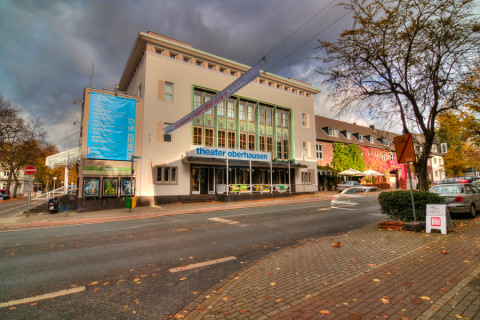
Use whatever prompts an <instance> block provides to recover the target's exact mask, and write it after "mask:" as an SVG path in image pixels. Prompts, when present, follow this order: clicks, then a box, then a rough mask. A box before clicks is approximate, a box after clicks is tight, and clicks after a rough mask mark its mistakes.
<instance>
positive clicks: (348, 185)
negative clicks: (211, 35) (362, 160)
mask: <svg viewBox="0 0 480 320" xmlns="http://www.w3.org/2000/svg"><path fill="white" fill-rule="evenodd" d="M360 186H362V185H361V184H360V182H358V181H345V182H344V183H339V184H337V190H338V191H343V190H345V189H348V188H351V187H360Z"/></svg>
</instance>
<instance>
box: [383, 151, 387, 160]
mask: <svg viewBox="0 0 480 320" xmlns="http://www.w3.org/2000/svg"><path fill="white" fill-rule="evenodd" d="M386 159H387V157H386V156H385V152H384V153H382V160H383V161H385V160H386Z"/></svg>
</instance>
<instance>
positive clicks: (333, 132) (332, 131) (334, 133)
mask: <svg viewBox="0 0 480 320" xmlns="http://www.w3.org/2000/svg"><path fill="white" fill-rule="evenodd" d="M328 135H329V136H331V137H337V138H338V129H337V128H331V127H328Z"/></svg>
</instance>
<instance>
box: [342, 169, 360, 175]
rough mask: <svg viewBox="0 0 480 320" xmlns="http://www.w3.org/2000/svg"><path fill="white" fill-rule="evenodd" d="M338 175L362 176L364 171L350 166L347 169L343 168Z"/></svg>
mask: <svg viewBox="0 0 480 320" xmlns="http://www.w3.org/2000/svg"><path fill="white" fill-rule="evenodd" d="M338 175H339V176H364V173H363V172H362V171H358V170H355V169H352V168H350V169H347V170H343V171H342V172H340V173H339V174H338Z"/></svg>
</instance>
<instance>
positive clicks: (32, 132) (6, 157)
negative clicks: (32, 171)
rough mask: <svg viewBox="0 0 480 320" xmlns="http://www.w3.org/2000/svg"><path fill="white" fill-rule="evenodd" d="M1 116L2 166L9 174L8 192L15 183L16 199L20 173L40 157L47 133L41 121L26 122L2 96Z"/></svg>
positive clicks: (0, 103)
mask: <svg viewBox="0 0 480 320" xmlns="http://www.w3.org/2000/svg"><path fill="white" fill-rule="evenodd" d="M0 116H1V117H0V118H1V128H0V130H1V136H0V137H1V140H0V164H1V166H2V167H4V168H6V169H8V172H9V175H8V180H7V190H10V186H11V184H12V180H13V181H14V183H15V186H14V189H13V194H12V197H16V194H17V188H18V185H19V181H18V172H19V171H20V170H22V169H23V167H24V166H25V165H27V164H31V162H32V161H33V159H35V158H37V157H38V155H39V152H40V149H41V144H42V143H43V141H44V137H45V133H44V131H43V129H42V127H41V125H40V122H39V121H32V122H26V121H25V120H24V119H23V118H22V117H21V112H20V110H19V109H18V108H17V107H15V106H13V105H12V104H11V103H10V102H9V101H6V100H4V99H3V98H2V97H1V96H0Z"/></svg>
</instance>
